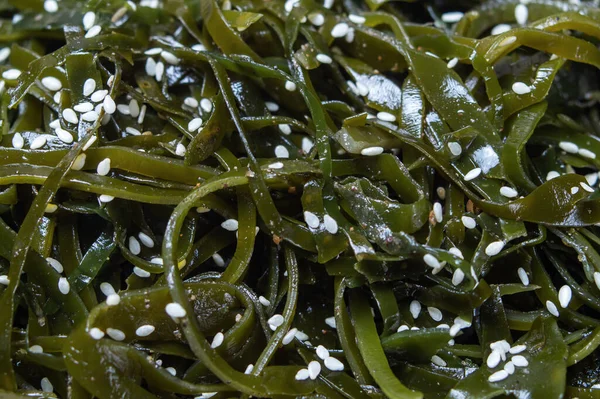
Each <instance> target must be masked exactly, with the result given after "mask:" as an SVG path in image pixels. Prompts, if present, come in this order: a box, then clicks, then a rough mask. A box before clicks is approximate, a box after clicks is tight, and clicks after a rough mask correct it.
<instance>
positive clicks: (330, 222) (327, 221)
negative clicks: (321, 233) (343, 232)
mask: <svg viewBox="0 0 600 399" xmlns="http://www.w3.org/2000/svg"><path fill="white" fill-rule="evenodd" d="M323 224H324V226H325V230H327V231H328V232H329V233H331V234H336V233H337V232H338V224H337V222H336V221H335V219H334V218H332V217H331V216H329V215H325V216H323Z"/></svg>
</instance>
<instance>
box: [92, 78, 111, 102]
mask: <svg viewBox="0 0 600 399" xmlns="http://www.w3.org/2000/svg"><path fill="white" fill-rule="evenodd" d="M92 82H93V81H92ZM107 95H108V90H96V91H95V92H93V93H92V95H91V97H90V100H92V101H93V102H95V103H99V102H100V101H102V100H104V98H105V97H106V96H107Z"/></svg>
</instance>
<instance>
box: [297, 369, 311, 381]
mask: <svg viewBox="0 0 600 399" xmlns="http://www.w3.org/2000/svg"><path fill="white" fill-rule="evenodd" d="M308 377H309V373H308V369H300V370H298V372H297V373H296V376H295V377H294V378H295V379H296V381H304V380H306V379H308Z"/></svg>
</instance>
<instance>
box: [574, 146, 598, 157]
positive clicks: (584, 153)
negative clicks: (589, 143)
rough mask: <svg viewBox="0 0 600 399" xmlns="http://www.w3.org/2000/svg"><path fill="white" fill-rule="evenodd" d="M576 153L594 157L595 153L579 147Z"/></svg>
mask: <svg viewBox="0 0 600 399" xmlns="http://www.w3.org/2000/svg"><path fill="white" fill-rule="evenodd" d="M578 154H579V155H581V156H582V157H584V158H588V159H596V154H595V153H593V152H592V151H590V150H588V149H587V148H580V149H579V151H578Z"/></svg>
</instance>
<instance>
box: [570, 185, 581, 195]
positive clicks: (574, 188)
mask: <svg viewBox="0 0 600 399" xmlns="http://www.w3.org/2000/svg"><path fill="white" fill-rule="evenodd" d="M578 192H579V187H571V194H573V195H575V194H577V193H578Z"/></svg>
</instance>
